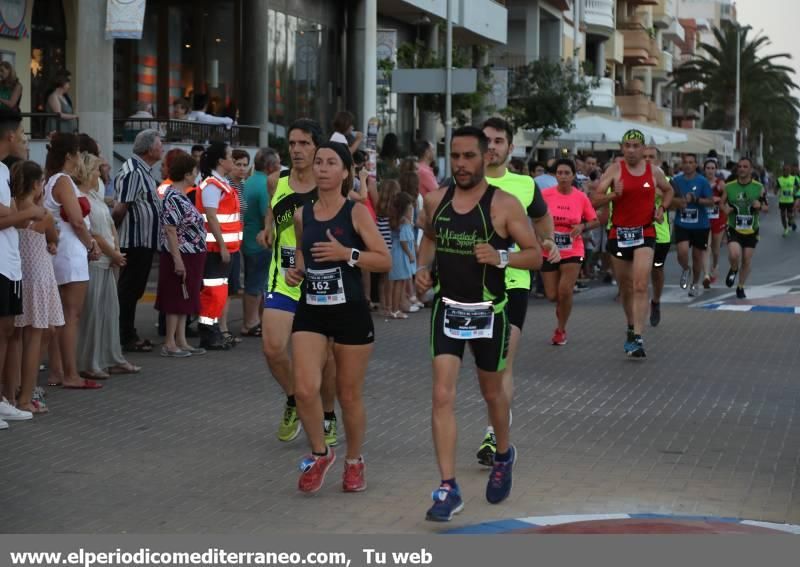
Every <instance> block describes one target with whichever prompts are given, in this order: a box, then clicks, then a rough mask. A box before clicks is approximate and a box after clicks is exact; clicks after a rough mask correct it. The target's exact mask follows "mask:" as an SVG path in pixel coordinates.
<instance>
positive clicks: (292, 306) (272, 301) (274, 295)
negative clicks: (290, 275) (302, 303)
mask: <svg viewBox="0 0 800 567" xmlns="http://www.w3.org/2000/svg"><path fill="white" fill-rule="evenodd" d="M264 309H278V310H279V311H286V312H287V313H291V314H292V315H294V314H295V312H297V301H295V300H294V299H292V298H291V297H289V296H288V295H283V294H282V293H278V292H276V291H265V292H264Z"/></svg>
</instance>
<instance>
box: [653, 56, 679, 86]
mask: <svg viewBox="0 0 800 567" xmlns="http://www.w3.org/2000/svg"><path fill="white" fill-rule="evenodd" d="M673 60H674V57H673V55H672V53H670V52H669V51H662V52H661V53H659V54H658V65H656V66H655V68H654V69H653V78H658V79H666V78H669V75H670V74H671V73H672V68H673Z"/></svg>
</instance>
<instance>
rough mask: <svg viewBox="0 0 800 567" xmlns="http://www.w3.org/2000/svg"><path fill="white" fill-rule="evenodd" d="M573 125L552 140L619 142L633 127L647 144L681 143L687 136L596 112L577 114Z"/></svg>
mask: <svg viewBox="0 0 800 567" xmlns="http://www.w3.org/2000/svg"><path fill="white" fill-rule="evenodd" d="M574 123H575V127H574V128H572V130H570V131H569V132H561V133H560V134H558V135H557V136H555V138H553V139H554V140H556V141H558V142H578V143H580V142H583V143H589V144H591V143H595V144H619V143H620V141H621V140H622V136H623V134H625V132H627V131H628V130H631V129H633V128H635V129H637V130H640V131H641V132H642V133H643V134H644V136H645V141H646V142H647V143H648V144H653V145H655V146H662V145H664V144H681V143H683V142H686V141H687V140H688V139H689V138H688V136H687V135H686V134H684V133H683V131H678V130H674V129H668V128H659V127H658V126H653V125H652V124H645V123H644V122H637V121H635V120H623V119H621V118H614V117H613V116H602V115H598V114H579V115H578V116H576V117H575V120H574Z"/></svg>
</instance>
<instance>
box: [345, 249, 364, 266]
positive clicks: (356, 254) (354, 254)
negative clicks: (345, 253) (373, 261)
mask: <svg viewBox="0 0 800 567" xmlns="http://www.w3.org/2000/svg"><path fill="white" fill-rule="evenodd" d="M360 257H361V251H360V250H358V249H357V248H351V249H350V259H349V260H348V261H347V265H348V266H350V267H351V268H353V267H355V265H356V264H358V259H359V258H360Z"/></svg>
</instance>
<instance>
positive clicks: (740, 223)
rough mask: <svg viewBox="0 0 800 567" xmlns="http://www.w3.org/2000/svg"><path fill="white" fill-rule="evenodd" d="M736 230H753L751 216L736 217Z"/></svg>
mask: <svg viewBox="0 0 800 567" xmlns="http://www.w3.org/2000/svg"><path fill="white" fill-rule="evenodd" d="M736 230H753V215H736Z"/></svg>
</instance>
